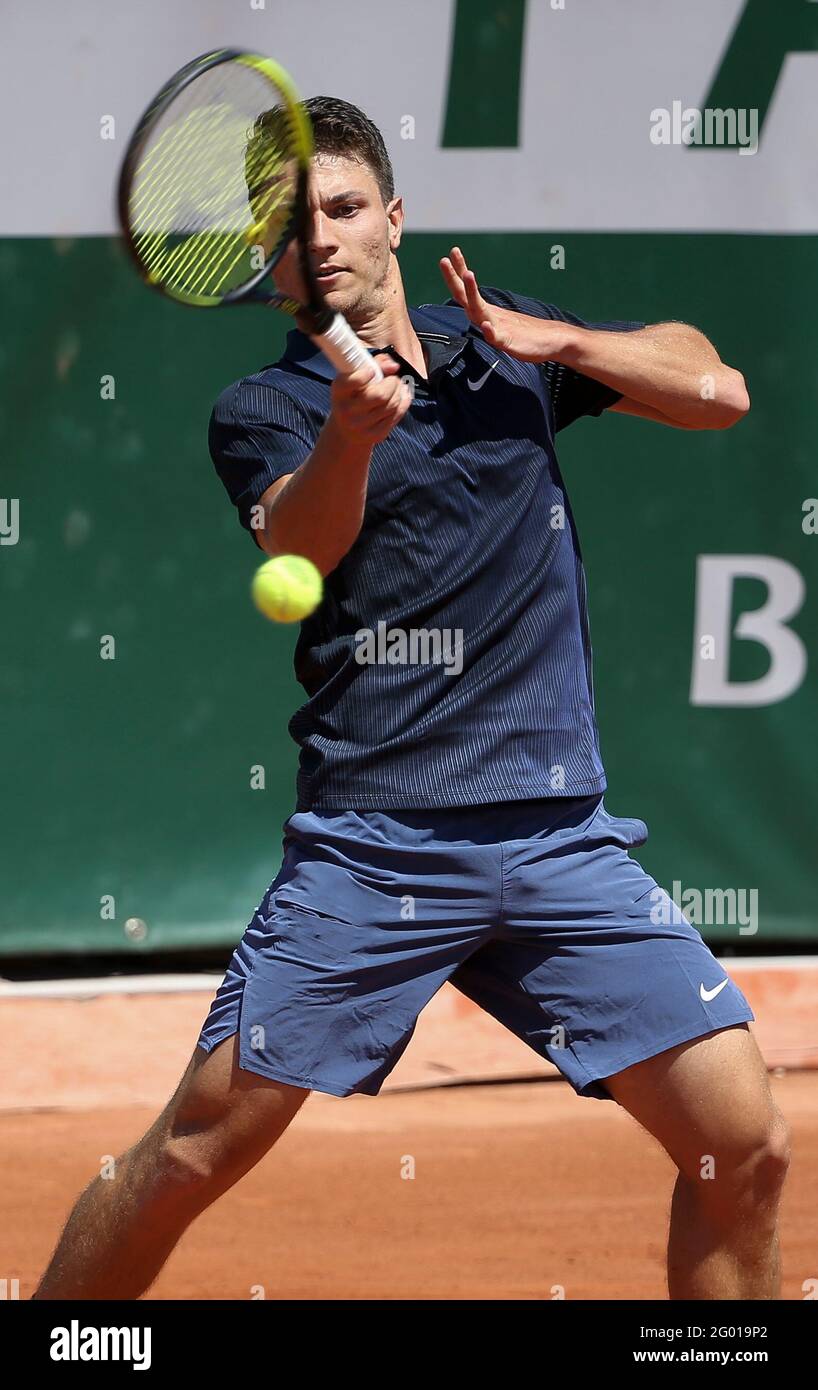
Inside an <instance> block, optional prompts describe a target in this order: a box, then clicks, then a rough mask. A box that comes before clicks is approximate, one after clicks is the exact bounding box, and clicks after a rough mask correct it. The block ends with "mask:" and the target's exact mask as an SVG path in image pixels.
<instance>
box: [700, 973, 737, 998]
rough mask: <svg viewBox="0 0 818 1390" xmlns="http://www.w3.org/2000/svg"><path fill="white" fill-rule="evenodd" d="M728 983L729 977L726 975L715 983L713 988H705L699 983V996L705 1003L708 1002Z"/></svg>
mask: <svg viewBox="0 0 818 1390" xmlns="http://www.w3.org/2000/svg"><path fill="white" fill-rule="evenodd" d="M729 983H730V977H729V976H726V977H725V979H723V980H722V982H721V984H720V985H716V987H715V989H705V987H704V985H703V984H700V985H699V997H700V998H701V999H703V1000H704V1002H705V1004H709V1003H710V1000H711V999H715V997H716V995H717V994H721V992H722V990H723V989H724V986H725V985H728V984H729Z"/></svg>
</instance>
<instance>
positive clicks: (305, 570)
mask: <svg viewBox="0 0 818 1390" xmlns="http://www.w3.org/2000/svg"><path fill="white" fill-rule="evenodd" d="M323 592H324V581H323V580H322V578H321V574H320V572H319V571H318V570H317V569H316V567H315V565H314V564H313V563H312V560H307V559H306V557H305V556H303V555H276V556H275V557H274V559H272V560H266V561H265V563H264V564H263V565H261V566H260V568H259V569H257V570H256V572H255V574H254V575H253V584H252V588H251V593H252V595H253V602H254V604H255V605H256V608H257V609H258V610H259V612H260V613H263V614H264V616H265V618H272V620H273V622H275V623H297V622H300V621H301V619H302V618H308V617H309V615H310V613H314V612H315V609H316V608H317V607H318V605H319V603H320V602H321V598H322V596H323Z"/></svg>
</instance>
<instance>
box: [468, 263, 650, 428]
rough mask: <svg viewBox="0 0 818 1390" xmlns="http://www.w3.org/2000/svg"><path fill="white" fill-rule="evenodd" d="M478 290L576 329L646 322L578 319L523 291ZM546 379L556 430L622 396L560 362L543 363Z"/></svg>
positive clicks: (628, 327)
mask: <svg viewBox="0 0 818 1390" xmlns="http://www.w3.org/2000/svg"><path fill="white" fill-rule="evenodd" d="M480 293H481V294H482V295H483V298H484V299H487V300H488V302H489V303H490V304H497V305H499V306H502V308H504V309H516V311H517V312H518V313H520V314H531V315H532V317H533V318H539V319H557V320H559V321H560V322H561V323H570V324H573V325H574V327H575V328H592V329H598V330H601V331H603V332H608V333H634V332H636V330H637V329H639V328H644V327H645V325H644V323H643V322H641V321H639V320H631V319H623V320H618V319H612V320H609V321H600V322H592V321H590V320H587V319H581V318H578V317H577V315H576V314H572V313H569V311H568V310H567V309H558V308H557V306H556V305H555V304H543V303H541V301H540V300H539V299H530V298H529V297H528V296H527V295H524V294H511V293H510V292H509V291H508V290H495V289H487V288H486V287H484V286H483V285H481V286H480ZM540 370H541V371H542V373H543V376H544V378H545V382H546V385H547V387H548V391H549V394H550V396H551V406H552V409H553V412H554V429H555V431H558V430H562V429H565V427H566V425H570V424H572V423H573V421H574V420H579V419H581V417H582V416H583V415H601V414H602V412H603V410H607V409H608V407H609V406H611V405H615V404H616V402H617V401H620V400H621V399H622V392H621V391H615V390H613V388H612V387H610V386H605V385H603V383H602V382H601V381H594V379H593V377H589V376H584V375H583V374H582V372H576V371H574V369H573V368H572V367H566V366H564V364H563V363H562V362H544V363H543V364H542V367H541V369H540Z"/></svg>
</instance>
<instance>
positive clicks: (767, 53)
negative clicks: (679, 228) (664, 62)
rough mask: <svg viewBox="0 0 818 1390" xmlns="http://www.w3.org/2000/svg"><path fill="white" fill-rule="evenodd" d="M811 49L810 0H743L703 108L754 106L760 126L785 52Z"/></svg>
mask: <svg viewBox="0 0 818 1390" xmlns="http://www.w3.org/2000/svg"><path fill="white" fill-rule="evenodd" d="M814 49H818V4H815V3H814V0H747V4H746V6H745V8H744V12H743V14H742V16H741V19H740V20H739V22H738V24H737V25H736V28H735V31H734V33H733V37H732V39H731V41H730V45H729V47H728V49H727V52H726V53H725V55H724V58H723V59H722V62H721V67H720V68H719V70H718V72H717V73H716V76H715V78H714V79H713V84H712V86H711V88H710V91H709V92H708V93H707V96H706V98H705V101H704V106H705V109H708V108H709V109H710V110H714V109H722V110H728V109H730V108H732V109H734V110H737V109H739V108H745V109H747V108H756V109H757V110H758V124H759V131H760V130H761V129H762V128H763V126H764V120H765V117H766V115H767V111H768V110H769V106H770V102H771V101H772V98H773V92H774V91H775V87H776V83H777V82H778V77H779V74H780V72H781V68H782V65H783V63H784V59H785V58H786V56H787V54H788V53H803V52H807V53H809V52H811V51H813V50H814ZM696 148H697V146H696V145H691V146H690V149H696ZM698 148H704V147H702V146H699V147H698Z"/></svg>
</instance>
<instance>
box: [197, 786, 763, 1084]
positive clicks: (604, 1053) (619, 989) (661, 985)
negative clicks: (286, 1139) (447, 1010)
mask: <svg viewBox="0 0 818 1390" xmlns="http://www.w3.org/2000/svg"><path fill="white" fill-rule="evenodd" d="M284 834H285V838H284V859H283V863H282V867H281V870H280V872H279V874H278V876H277V877H276V879H275V880H274V881H273V883H272V884H271V885H270V887H269V889H268V890H267V892H266V893H265V895H264V897H263V899H262V901H261V903H260V905H259V907H258V909H257V911H256V913H255V914H254V916H253V919H252V921H251V922H250V925H249V926H248V928H247V930H246V932H245V934H244V937H243V938H242V940H241V942H240V944H239V946H238V948H237V949H236V951H235V952H234V955H233V958H232V960H231V962H230V965H229V967H228V970H227V973H226V975H225V978H224V982H223V983H222V985H221V986H220V988H219V990H218V993H217V994H216V997H215V999H214V1001H213V1004H212V1005H211V1008H210V1013H209V1015H208V1017H207V1019H206V1021H205V1024H204V1027H203V1029H202V1032H201V1034H200V1037H199V1046H200V1047H202V1048H204V1049H205V1050H206V1051H209V1050H210V1049H211V1048H213V1047H215V1046H216V1044H217V1043H220V1042H222V1041H224V1039H225V1038H228V1037H230V1036H231V1035H232V1034H233V1033H236V1032H238V1034H239V1042H240V1047H239V1058H240V1065H241V1067H242V1068H245V1069H246V1070H247V1071H251V1072H256V1073H258V1074H259V1075H261V1076H267V1077H271V1078H273V1079H275V1080H278V1081H284V1082H288V1083H289V1084H291V1085H294V1086H303V1087H307V1088H309V1089H311V1090H316V1091H327V1092H329V1093H330V1094H331V1095H334V1096H348V1095H352V1094H353V1093H355V1092H362V1093H363V1094H365V1095H376V1094H377V1092H378V1091H379V1090H380V1088H381V1086H382V1084H383V1082H384V1079H385V1078H386V1077H387V1076H388V1075H389V1072H390V1071H391V1070H392V1068H393V1067H394V1065H395V1063H396V1062H397V1060H398V1058H399V1057H400V1055H401V1053H402V1052H403V1051H404V1049H405V1047H406V1045H407V1043H408V1042H409V1039H410V1038H411V1036H412V1033H413V1031H414V1027H415V1023H416V1020H417V1016H418V1014H419V1013H420V1010H421V1009H422V1008H423V1007H424V1005H425V1004H427V1003H428V1002H429V1000H430V999H431V997H432V995H433V994H434V993H435V992H436V991H437V990H438V989H440V986H441V985H442V984H443V983H444V981H445V980H449V981H450V982H451V983H452V984H453V985H454V986H456V988H457V989H459V990H461V991H462V992H463V994H466V995H468V997H469V998H470V999H473V1000H474V1001H475V1002H476V1003H477V1004H479V1005H480V1007H481V1008H483V1009H485V1010H487V1012H488V1013H490V1014H493V1015H494V1017H495V1018H497V1019H499V1021H500V1022H501V1023H504V1024H505V1026H506V1027H507V1028H510V1029H511V1031H512V1033H516V1035H517V1036H518V1037H520V1038H522V1039H523V1040H524V1042H527V1043H528V1045H529V1046H530V1047H532V1048H533V1049H534V1051H535V1052H537V1053H538V1054H539V1055H540V1056H541V1057H546V1058H548V1059H549V1061H551V1062H553V1063H554V1064H555V1066H557V1067H558V1068H559V1070H560V1071H561V1072H562V1074H563V1076H564V1077H565V1078H566V1079H567V1080H568V1081H569V1082H570V1083H571V1085H572V1086H573V1087H574V1089H575V1090H576V1091H577V1092H578V1093H579V1094H580V1095H585V1096H594V1097H597V1098H599V1099H601V1100H606V1099H610V1096H609V1094H608V1092H607V1090H606V1089H605V1086H604V1084H603V1079H604V1078H605V1077H607V1076H612V1075H613V1074H614V1073H616V1072H619V1071H622V1070H623V1069H624V1068H625V1067H629V1066H631V1065H632V1064H633V1063H635V1062H640V1061H643V1060H644V1059H645V1058H646V1057H652V1056H654V1055H655V1054H656V1053H658V1052H664V1051H665V1050H666V1049H667V1048H670V1047H674V1046H676V1045H677V1044H678V1043H682V1042H686V1041H689V1040H690V1039H691V1038H697V1037H701V1036H703V1035H704V1034H707V1033H712V1032H714V1031H716V1030H717V1029H720V1028H726V1027H729V1026H731V1025H733V1024H737V1023H743V1022H750V1021H752V1019H753V1013H752V1010H751V1009H750V1006H749V1004H748V1003H747V1000H746V999H745V997H744V995H743V994H742V992H741V990H740V989H739V988H738V987H737V985H735V984H734V983H733V981H732V980H730V979H729V977H728V976H727V975H726V972H725V970H724V968H723V966H722V965H721V964H720V962H719V961H717V960H716V959H715V957H714V956H713V954H712V952H711V951H710V949H709V948H708V947H707V946H706V945H705V943H704V941H703V940H702V937H701V935H700V933H699V932H698V931H697V930H696V928H695V927H693V926H691V925H690V923H689V922H687V921H686V920H685V918H684V917H683V916H682V915H681V914H680V913H679V912H678V910H677V909H676V908H675V907H673V905H672V904H671V905H670V907H671V909H672V910H671V911H668V910H667V907H668V904H669V899H667V896H666V895H665V894H664V893H663V891H662V890H661V889H660V888H659V887H658V886H657V884H656V881H655V879H653V878H651V877H650V875H649V874H647V873H645V871H644V869H643V868H642V867H641V865H640V864H639V863H638V862H637V861H636V860H635V859H632V858H631V857H630V855H629V854H628V850H629V849H630V848H631V847H632V846H634V845H641V844H644V842H645V840H646V839H647V834H648V832H647V827H646V826H645V824H644V822H643V821H640V820H630V819H624V818H622V817H617V816H611V815H609V814H608V812H607V811H606V810H605V807H604V803H603V799H602V798H601V797H600V796H599V795H598V794H597V795H594V796H591V797H585V798H579V799H577V798H565V797H562V798H552V799H550V800H538V801H524V802H508V803H504V804H503V805H493V806H483V807H473V808H470V807H466V808H458V809H455V810H445V811H391V812H388V813H387V812H385V811H357V812H356V811H309V812H299V813H297V814H295V815H293V816H291V817H290V819H289V820H288V821H287V822H286V824H285V826H284ZM722 982H725V983H722Z"/></svg>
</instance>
